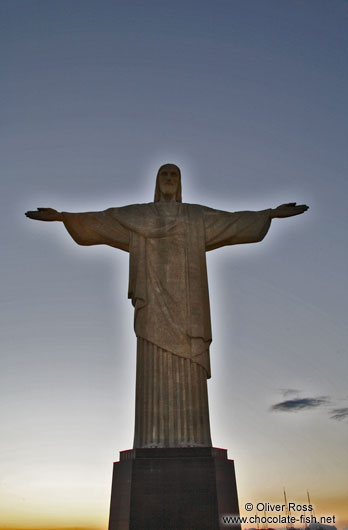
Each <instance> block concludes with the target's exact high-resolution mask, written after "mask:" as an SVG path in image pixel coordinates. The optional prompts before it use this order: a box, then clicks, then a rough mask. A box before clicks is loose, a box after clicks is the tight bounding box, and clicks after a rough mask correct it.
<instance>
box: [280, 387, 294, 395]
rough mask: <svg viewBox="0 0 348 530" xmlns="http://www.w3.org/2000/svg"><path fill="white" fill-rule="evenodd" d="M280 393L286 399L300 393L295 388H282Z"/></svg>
mask: <svg viewBox="0 0 348 530" xmlns="http://www.w3.org/2000/svg"><path fill="white" fill-rule="evenodd" d="M279 392H280V393H281V394H283V396H284V397H287V396H290V395H291V394H298V393H299V391H298V390H295V389H294V388H280V389H279Z"/></svg>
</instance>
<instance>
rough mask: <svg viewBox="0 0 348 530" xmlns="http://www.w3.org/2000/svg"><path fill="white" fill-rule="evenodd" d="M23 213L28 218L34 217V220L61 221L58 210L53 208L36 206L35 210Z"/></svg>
mask: <svg viewBox="0 0 348 530" xmlns="http://www.w3.org/2000/svg"><path fill="white" fill-rule="evenodd" d="M25 215H26V216H27V217H29V219H36V221H61V220H62V218H61V217H62V216H61V213H60V212H57V210H54V209H53V208H37V210H32V211H29V212H25Z"/></svg>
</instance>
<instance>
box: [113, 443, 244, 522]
mask: <svg viewBox="0 0 348 530" xmlns="http://www.w3.org/2000/svg"><path fill="white" fill-rule="evenodd" d="M238 514H239V509H238V497H237V487H236V479H235V472H234V462H233V460H228V459H227V451H226V449H217V448H215V447H196V448H193V447H192V448H191V447H188V448H165V449H133V450H129V451H122V452H121V453H120V462H115V464H114V474H113V484H112V492H111V507H110V521H109V530H221V529H224V530H226V529H227V528H231V526H229V527H228V526H227V525H224V524H223V522H222V520H221V517H222V515H238ZM233 528H234V529H235V530H238V528H240V525H234V526H233Z"/></svg>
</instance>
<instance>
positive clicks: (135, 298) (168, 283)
mask: <svg viewBox="0 0 348 530" xmlns="http://www.w3.org/2000/svg"><path fill="white" fill-rule="evenodd" d="M307 209H308V206H306V205H296V203H289V204H282V205H280V206H278V207H277V208H275V209H272V208H269V209H267V210H262V211H257V212H249V211H245V212H235V213H230V212H225V211H219V210H214V209H212V208H208V207H205V206H200V205H198V204H185V203H182V199H181V174H180V170H179V168H178V167H177V166H176V165H174V164H165V165H164V166H162V167H160V169H159V171H158V174H157V181H156V190H155V198H154V202H151V203H147V204H134V205H130V206H124V207H120V208H109V209H107V210H105V211H102V212H86V213H68V212H57V211H56V210H53V209H52V208H38V209H37V211H29V212H26V216H27V217H29V218H30V219H36V220H39V221H62V222H63V223H64V225H65V227H66V229H67V230H68V232H69V233H70V235H71V236H72V238H73V239H74V240H75V241H76V242H77V243H78V244H80V245H102V244H104V245H109V246H111V247H115V248H118V249H121V250H124V251H126V252H129V254H130V265H129V293H128V297H129V298H131V300H132V303H133V306H134V309H135V315H134V329H135V333H136V336H137V375H136V410H135V435H134V448H155V447H160V448H161V447H162V448H163V447H211V437H210V424H209V410H208V396H207V378H209V377H210V363H209V345H210V343H211V340H212V335H211V326H210V310H209V293H208V281H207V271H206V259H205V252H207V251H210V250H214V249H216V248H219V247H222V246H225V245H236V244H241V243H256V242H258V241H261V240H262V239H263V238H264V237H265V235H266V234H267V232H268V229H269V227H270V224H271V220H272V219H274V218H283V217H291V216H294V215H299V214H301V213H303V212H305V211H306V210H307Z"/></svg>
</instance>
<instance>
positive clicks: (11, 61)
mask: <svg viewBox="0 0 348 530" xmlns="http://www.w3.org/2000/svg"><path fill="white" fill-rule="evenodd" d="M0 20H1V22H0V24H1V26H2V27H1V30H2V31H1V46H0V49H1V52H0V53H1V78H2V81H1V88H0V90H1V114H2V117H1V132H2V140H1V147H0V149H1V151H2V153H1V157H0V160H1V161H0V165H1V184H2V186H1V188H2V193H1V197H0V201H1V214H2V222H1V226H0V230H1V247H2V259H1V278H2V280H3V281H2V287H1V297H0V298H1V302H0V303H1V305H0V312H1V314H0V316H1V318H0V321H1V337H2V338H1V342H2V345H1V357H0V388H1V401H0V424H1V435H0V529H1V530H2V529H5V528H7V529H10V528H11V529H14V528H17V529H19V528H21V529H24V528H34V529H44V528H45V529H53V528H79V529H82V528H90V529H92V528H93V529H95V530H105V529H106V528H107V524H108V511H109V500H110V491H111V479H112V463H113V461H116V460H118V455H119V451H122V450H125V449H129V448H131V447H132V443H133V429H134V398H135V346H136V342H135V336H134V332H133V311H132V307H131V304H130V303H129V301H128V300H127V286H128V255H127V253H125V252H122V251H120V250H116V249H113V248H110V247H103V246H100V247H99V246H96V247H80V246H78V245H76V244H75V243H74V242H73V240H72V239H71V238H70V236H69V235H68V234H67V232H66V231H65V229H64V227H63V225H61V224H60V223H39V222H35V221H32V220H29V219H27V218H25V216H24V212H25V211H26V210H31V209H35V208H36V207H52V208H56V209H57V210H64V211H71V212H74V211H96V210H103V209H105V208H108V207H111V206H122V205H126V204H134V203H143V202H150V201H152V200H153V192H154V186H155V175H156V172H157V169H158V167H159V166H160V165H161V164H163V163H165V162H173V163H176V164H177V165H179V167H180V168H181V171H182V185H183V200H184V202H188V203H198V204H204V205H207V206H210V207H212V208H217V209H222V210H228V211H238V210H262V209H265V208H271V207H275V206H277V205H278V204H282V203H284V202H294V201H296V202H298V203H299V204H302V203H306V204H308V205H309V206H310V209H309V210H308V212H306V213H305V214H303V215H301V216H298V217H296V218H291V219H275V220H273V221H272V226H271V228H270V231H269V233H268V235H267V236H266V238H265V239H264V241H262V243H258V244H255V245H242V246H240V247H238V246H234V247H224V248H221V249H218V250H215V251H213V252H210V253H208V255H207V262H208V275H209V286H210V302H211V312H212V328H213V344H212V347H211V365H212V379H210V380H209V382H208V391H209V403H210V417H211V430H212V438H213V445H214V446H216V447H223V448H226V449H228V455H229V458H231V459H234V461H235V467H236V475H237V487H238V492H239V501H240V507H241V512H242V513H243V514H244V513H246V512H245V510H244V505H245V503H246V502H253V503H256V502H270V503H272V502H275V503H277V502H278V503H282V502H283V488H285V489H286V494H287V498H288V500H290V501H293V502H296V503H305V502H306V501H307V490H308V491H309V493H310V497H311V501H312V503H313V504H314V506H315V510H316V513H318V514H322V515H335V516H336V526H337V528H339V529H340V530H342V529H343V528H347V527H348V508H347V507H348V500H347V499H348V481H347V476H348V458H347V445H348V385H347V380H348V377H347V375H348V361H347V338H348V331H347V330H348V327H347V322H346V306H347V279H346V265H345V264H346V263H347V260H348V255H347V254H348V252H347V248H348V247H347V237H346V227H347V205H346V200H347V195H348V184H347V154H346V153H347V149H346V143H347V132H348V131H347V93H348V87H347V81H348V70H347V61H346V58H347V39H348V32H347V21H348V3H347V2H346V1H343V0H332V1H329V0H325V1H323V0H306V1H305V2H304V1H299V0H283V1H282V2H279V1H278V0H262V1H261V0H258V1H257V0H216V1H214V2H212V1H210V2H209V1H206V0H200V1H196V0H192V1H190V0H186V1H185V2H184V1H183V0H176V2H172V1H171V2H169V1H168V0H161V1H157V0H148V1H147V2H140V1H138V0H136V1H132V0H131V1H127V2H126V1H122V0H120V1H117V2H115V1H108V0H99V1H98V2H95V1H91V0H84V1H82V0H74V1H73V2H72V1H71V0H59V1H53V0H48V1H47V0H46V1H43V0H37V1H33V0H26V1H18V0H11V1H9V0H3V1H2V2H1V5H0Z"/></svg>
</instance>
